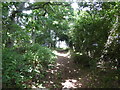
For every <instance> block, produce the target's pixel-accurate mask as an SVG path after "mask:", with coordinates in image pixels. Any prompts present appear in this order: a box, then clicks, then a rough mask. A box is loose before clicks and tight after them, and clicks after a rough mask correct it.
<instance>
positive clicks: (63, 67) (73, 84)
mask: <svg viewBox="0 0 120 90" xmlns="http://www.w3.org/2000/svg"><path fill="white" fill-rule="evenodd" d="M55 54H56V55H57V57H58V59H57V61H56V64H55V67H54V68H53V69H49V70H48V71H47V72H48V73H47V76H46V81H45V84H44V86H45V87H46V88H84V87H86V85H87V83H86V82H87V81H89V80H88V79H87V76H88V75H89V74H88V73H85V72H84V71H83V70H81V69H80V68H78V66H76V64H75V63H74V62H73V60H72V59H71V57H70V52H57V51H56V52H55Z"/></svg>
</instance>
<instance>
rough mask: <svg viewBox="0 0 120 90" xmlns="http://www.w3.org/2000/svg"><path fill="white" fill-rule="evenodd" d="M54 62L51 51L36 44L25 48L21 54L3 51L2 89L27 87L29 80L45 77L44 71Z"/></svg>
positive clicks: (14, 51) (11, 50)
mask: <svg viewBox="0 0 120 90" xmlns="http://www.w3.org/2000/svg"><path fill="white" fill-rule="evenodd" d="M54 60H55V55H54V54H53V53H52V51H51V50H50V49H48V48H45V47H42V46H40V45H38V44H35V45H30V46H28V47H26V49H25V53H23V54H21V53H20V52H17V51H16V50H14V49H7V48H5V49H3V87H7V88H8V87H19V88H22V87H24V88H25V87H28V82H29V80H33V81H34V79H35V78H37V77H39V79H40V78H41V79H42V78H44V77H45V70H46V69H47V68H48V65H49V64H51V63H54ZM36 75H38V76H37V77H36ZM21 85H22V86H21Z"/></svg>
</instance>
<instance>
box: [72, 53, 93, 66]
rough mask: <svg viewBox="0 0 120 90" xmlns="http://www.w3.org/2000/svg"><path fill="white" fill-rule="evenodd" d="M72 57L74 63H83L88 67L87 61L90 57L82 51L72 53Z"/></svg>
mask: <svg viewBox="0 0 120 90" xmlns="http://www.w3.org/2000/svg"><path fill="white" fill-rule="evenodd" d="M72 57H73V58H74V62H75V63H76V64H79V65H81V66H82V65H83V66H85V67H87V66H88V67H89V65H90V64H89V63H90V61H91V58H90V57H89V56H87V55H85V54H82V53H74V54H73V55H72Z"/></svg>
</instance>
